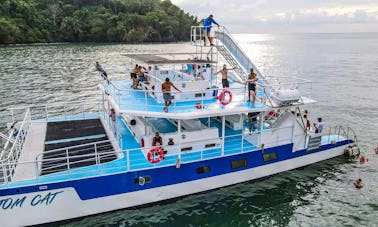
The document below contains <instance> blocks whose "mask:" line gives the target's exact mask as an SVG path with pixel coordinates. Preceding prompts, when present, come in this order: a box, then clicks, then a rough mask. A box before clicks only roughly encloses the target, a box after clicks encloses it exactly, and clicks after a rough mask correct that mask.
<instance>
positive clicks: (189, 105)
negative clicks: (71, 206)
mask: <svg viewBox="0 0 378 227" xmlns="http://www.w3.org/2000/svg"><path fill="white" fill-rule="evenodd" d="M104 86H105V87H106V90H107V91H108V93H109V94H110V95H111V96H112V97H113V99H114V100H115V102H117V104H118V105H119V108H120V109H121V110H124V109H127V110H128V111H148V112H157V113H164V110H163V107H164V103H159V102H157V101H156V99H155V98H152V97H151V96H149V95H146V94H145V92H144V91H143V90H139V92H138V90H132V89H131V80H122V81H115V82H113V83H112V85H106V84H104ZM115 87H116V88H117V89H115ZM235 87H236V89H237V90H232V92H233V98H232V102H231V103H230V104H228V105H226V106H224V105H222V104H220V103H219V101H218V99H216V98H212V99H209V100H204V101H203V106H204V109H197V108H196V104H197V102H201V100H200V99H198V100H197V101H180V102H172V105H171V106H170V107H169V112H173V113H189V112H198V111H206V110H221V109H226V110H227V109H235V108H245V109H246V112H248V110H250V111H252V110H254V109H266V108H267V107H266V106H265V105H263V104H261V103H258V102H256V103H255V106H254V107H252V104H251V103H250V102H247V101H246V95H245V93H246V91H244V88H243V87H242V86H241V85H237V86H235ZM172 95H174V93H172Z"/></svg>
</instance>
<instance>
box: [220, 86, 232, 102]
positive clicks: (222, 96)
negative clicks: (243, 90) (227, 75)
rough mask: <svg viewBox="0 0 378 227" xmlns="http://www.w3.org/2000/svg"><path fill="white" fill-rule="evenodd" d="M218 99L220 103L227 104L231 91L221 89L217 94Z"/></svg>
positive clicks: (230, 97) (230, 99)
mask: <svg viewBox="0 0 378 227" xmlns="http://www.w3.org/2000/svg"><path fill="white" fill-rule="evenodd" d="M226 95H228V97H229V98H228V99H226ZM218 100H219V102H220V103H221V104H222V105H224V106H225V105H228V104H229V103H230V102H231V101H232V93H231V91H229V90H227V89H223V90H222V91H221V92H220V94H219V96H218Z"/></svg>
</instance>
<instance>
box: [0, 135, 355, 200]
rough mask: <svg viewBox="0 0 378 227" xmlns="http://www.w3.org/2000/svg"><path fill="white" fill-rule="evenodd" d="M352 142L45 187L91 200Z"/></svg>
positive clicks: (11, 192)
mask: <svg viewBox="0 0 378 227" xmlns="http://www.w3.org/2000/svg"><path fill="white" fill-rule="evenodd" d="M349 143H352V141H350V140H349V141H342V142H338V143H336V144H327V145H323V146H321V147H320V148H319V149H316V150H313V151H309V152H308V151H306V150H301V151H297V152H294V153H293V152H292V146H293V144H287V145H283V146H278V147H273V148H268V149H264V150H258V151H253V152H248V153H243V154H238V155H232V156H226V157H220V158H216V159H211V160H205V161H199V162H193V163H187V164H182V165H181V167H180V168H178V169H177V168H176V167H175V166H169V167H162V168H155V169H148V170H141V171H134V172H126V173H119V174H114V175H107V176H99V177H93V178H87V179H78V180H72V181H66V182H58V183H51V184H43V185H47V186H48V188H47V190H53V189H59V188H67V187H73V188H75V190H76V192H77V193H78V195H79V197H80V198H81V199H82V200H87V199H94V198H99V197H105V196H110V195H117V194H122V193H127V192H134V191H139V190H145V189H150V188H155V187H161V186H166V185H172V184H177V183H182V182H188V181H193V180H198V179H203V178H206V177H213V176H217V175H222V174H226V173H231V172H236V171H240V170H246V169H250V168H255V167H258V166H263V165H267V164H271V163H275V162H280V161H284V160H288V159H292V158H297V157H300V156H305V155H308V154H312V153H316V152H320V151H324V150H328V149H332V148H335V147H339V146H343V145H346V144H349ZM270 152H277V160H274V161H270V162H264V161H263V154H266V153H270ZM243 158H245V159H247V167H243V168H238V169H232V168H231V161H233V160H239V159H243ZM203 166H209V167H210V171H209V172H207V173H202V174H197V173H196V169H197V168H198V167H203ZM140 176H150V177H151V183H146V184H145V185H143V186H140V185H139V184H136V183H134V179H135V178H138V177H140ZM38 191H40V189H39V186H38V185H37V186H27V187H20V188H13V189H3V190H0V196H7V195H15V194H23V193H31V192H38Z"/></svg>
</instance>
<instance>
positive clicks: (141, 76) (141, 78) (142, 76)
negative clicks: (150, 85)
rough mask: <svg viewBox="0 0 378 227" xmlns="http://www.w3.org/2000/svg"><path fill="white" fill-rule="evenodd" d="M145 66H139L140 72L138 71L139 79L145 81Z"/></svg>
mask: <svg viewBox="0 0 378 227" xmlns="http://www.w3.org/2000/svg"><path fill="white" fill-rule="evenodd" d="M142 69H143V67H142V66H141V65H140V66H139V72H138V79H139V81H141V82H143V81H145V77H144V72H143V71H142Z"/></svg>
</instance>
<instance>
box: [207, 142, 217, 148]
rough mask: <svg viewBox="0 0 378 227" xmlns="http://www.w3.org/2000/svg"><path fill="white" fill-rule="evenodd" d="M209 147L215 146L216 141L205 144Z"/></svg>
mask: <svg viewBox="0 0 378 227" xmlns="http://www.w3.org/2000/svg"><path fill="white" fill-rule="evenodd" d="M209 147H215V143H210V144H206V145H205V148H209Z"/></svg>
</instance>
